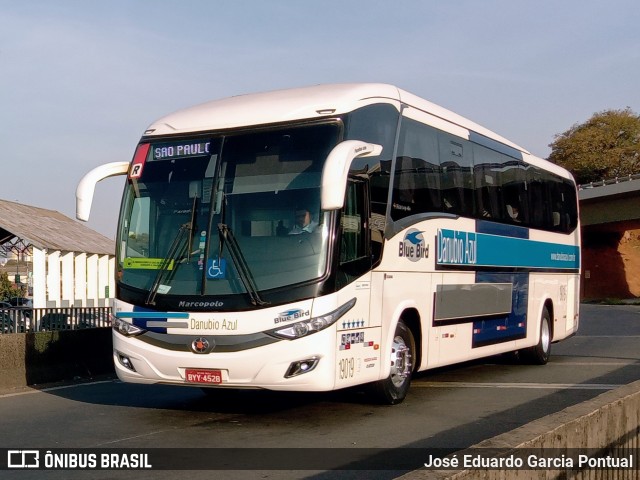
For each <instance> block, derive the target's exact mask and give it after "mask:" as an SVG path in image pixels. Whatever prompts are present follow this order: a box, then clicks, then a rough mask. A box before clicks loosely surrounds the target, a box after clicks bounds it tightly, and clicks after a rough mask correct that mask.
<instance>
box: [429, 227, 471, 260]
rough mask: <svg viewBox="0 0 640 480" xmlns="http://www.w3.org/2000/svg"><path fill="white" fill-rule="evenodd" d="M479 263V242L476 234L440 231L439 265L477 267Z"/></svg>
mask: <svg viewBox="0 0 640 480" xmlns="http://www.w3.org/2000/svg"><path fill="white" fill-rule="evenodd" d="M477 261H478V242H477V239H476V234H475V233H470V232H458V231H454V230H438V259H437V262H438V263H440V264H449V265H475V264H476V262H477Z"/></svg>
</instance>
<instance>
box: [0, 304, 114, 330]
mask: <svg viewBox="0 0 640 480" xmlns="http://www.w3.org/2000/svg"><path fill="white" fill-rule="evenodd" d="M110 326H111V307H86V308H85V307H69V308H30V307H12V308H0V334H3V333H24V332H44V331H53V330H82V329H86V328H101V327H110Z"/></svg>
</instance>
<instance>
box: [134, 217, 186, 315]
mask: <svg viewBox="0 0 640 480" xmlns="http://www.w3.org/2000/svg"><path fill="white" fill-rule="evenodd" d="M190 230H191V227H190V225H189V223H185V224H183V225H180V228H179V229H178V233H177V234H176V236H175V237H174V239H173V242H171V246H170V247H169V251H168V252H167V256H166V257H164V258H163V259H162V263H161V264H160V267H159V268H158V273H156V278H155V279H154V280H153V285H151V288H150V289H149V295H148V296H147V300H146V302H145V303H146V304H147V305H155V304H156V302H155V299H156V294H157V293H158V289H159V288H160V284H161V282H162V281H163V280H164V279H165V278H166V276H167V275H166V274H167V272H169V271H170V270H171V269H175V268H177V266H178V263H177V259H178V258H179V257H180V255H181V254H182V250H184V246H185V245H184V242H183V240H184V235H185V233H186V232H188V231H190Z"/></svg>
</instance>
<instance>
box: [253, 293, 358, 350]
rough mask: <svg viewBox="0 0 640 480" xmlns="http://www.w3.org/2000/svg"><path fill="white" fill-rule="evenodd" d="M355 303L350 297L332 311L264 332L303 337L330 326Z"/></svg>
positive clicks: (285, 336)
mask: <svg viewBox="0 0 640 480" xmlns="http://www.w3.org/2000/svg"><path fill="white" fill-rule="evenodd" d="M355 304H356V299H355V298H352V299H351V300H349V301H348V302H347V303H345V304H344V305H341V306H340V307H338V308H337V309H335V310H334V311H333V312H329V313H326V314H324V315H321V316H319V317H313V318H310V319H308V320H302V321H300V322H296V323H293V324H291V325H287V326H285V327H278V328H276V329H273V330H269V331H268V332H265V333H266V334H267V335H271V336H273V337H277V338H284V339H286V340H293V339H295V338H301V337H305V336H307V335H311V334H313V333H316V332H319V331H320V330H324V329H325V328H327V327H330V326H331V325H333V324H334V323H336V321H337V320H338V319H339V318H340V317H342V316H343V315H344V314H345V313H347V312H348V311H349V310H351V308H353V306H354V305H355Z"/></svg>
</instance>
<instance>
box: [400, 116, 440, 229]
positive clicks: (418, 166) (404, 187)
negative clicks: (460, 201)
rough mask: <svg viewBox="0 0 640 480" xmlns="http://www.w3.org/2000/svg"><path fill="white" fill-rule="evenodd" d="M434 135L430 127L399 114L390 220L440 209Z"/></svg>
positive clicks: (434, 132)
mask: <svg viewBox="0 0 640 480" xmlns="http://www.w3.org/2000/svg"><path fill="white" fill-rule="evenodd" d="M440 173H441V171H440V162H439V160H438V137H437V133H436V131H435V130H434V129H433V128H430V127H428V126H426V125H423V124H421V123H419V122H416V121H414V120H411V119H409V118H403V120H402V127H401V129H400V139H399V142H398V157H397V158H396V167H395V175H394V185H393V199H392V208H391V217H392V218H393V219H394V220H399V219H401V218H404V217H407V216H409V215H415V214H417V213H424V212H437V211H441V210H442V203H441V197H440Z"/></svg>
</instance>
